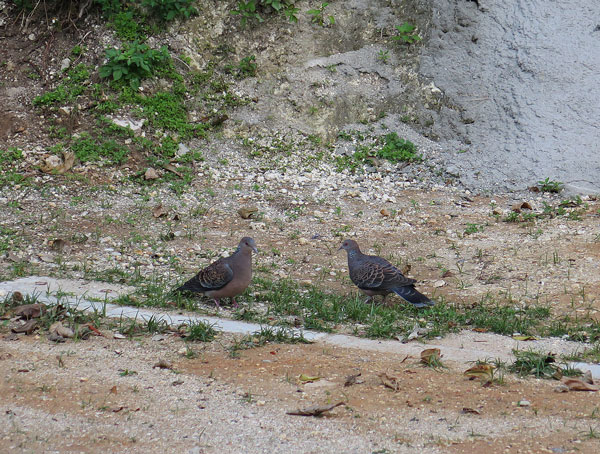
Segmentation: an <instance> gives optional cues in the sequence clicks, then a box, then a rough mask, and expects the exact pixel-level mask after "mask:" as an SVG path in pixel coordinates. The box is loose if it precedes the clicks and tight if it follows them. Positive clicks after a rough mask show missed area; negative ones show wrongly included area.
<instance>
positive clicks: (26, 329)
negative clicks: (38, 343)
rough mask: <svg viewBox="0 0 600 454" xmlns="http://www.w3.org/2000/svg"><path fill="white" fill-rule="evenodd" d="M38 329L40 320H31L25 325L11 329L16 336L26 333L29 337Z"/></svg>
mask: <svg viewBox="0 0 600 454" xmlns="http://www.w3.org/2000/svg"><path fill="white" fill-rule="evenodd" d="M37 328H38V320H35V319H31V320H28V321H27V322H25V323H23V324H22V325H20V326H15V327H13V328H11V331H12V332H13V333H15V334H22V333H25V334H27V335H29V334H31V333H33V332H34V331H35V330H36V329H37Z"/></svg>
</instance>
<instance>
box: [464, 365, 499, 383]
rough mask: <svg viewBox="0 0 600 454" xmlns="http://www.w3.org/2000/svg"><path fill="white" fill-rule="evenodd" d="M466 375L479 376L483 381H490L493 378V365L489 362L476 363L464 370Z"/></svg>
mask: <svg viewBox="0 0 600 454" xmlns="http://www.w3.org/2000/svg"><path fill="white" fill-rule="evenodd" d="M464 375H466V376H467V377H473V378H481V379H483V380H484V381H490V380H492V379H493V378H494V366H492V365H490V364H476V365H475V366H473V367H471V368H470V369H467V370H466V371H464Z"/></svg>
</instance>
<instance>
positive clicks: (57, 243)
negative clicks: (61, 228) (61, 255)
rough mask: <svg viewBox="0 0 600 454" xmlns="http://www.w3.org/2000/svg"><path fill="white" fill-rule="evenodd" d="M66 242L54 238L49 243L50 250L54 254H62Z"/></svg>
mask: <svg viewBox="0 0 600 454" xmlns="http://www.w3.org/2000/svg"><path fill="white" fill-rule="evenodd" d="M66 245H67V242H66V241H65V240H63V239H62V238H56V239H54V240H52V241H51V242H50V249H52V250H53V251H55V252H62V251H63V250H64V249H65V246H66Z"/></svg>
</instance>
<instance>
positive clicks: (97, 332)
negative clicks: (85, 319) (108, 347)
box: [85, 323, 104, 337]
mask: <svg viewBox="0 0 600 454" xmlns="http://www.w3.org/2000/svg"><path fill="white" fill-rule="evenodd" d="M85 326H87V327H88V328H89V329H90V330H92V331H93V332H94V333H95V334H96V336H102V337H104V334H102V333H101V332H100V330H99V329H98V328H96V327H95V326H94V325H92V324H91V323H88V324H87V325H85Z"/></svg>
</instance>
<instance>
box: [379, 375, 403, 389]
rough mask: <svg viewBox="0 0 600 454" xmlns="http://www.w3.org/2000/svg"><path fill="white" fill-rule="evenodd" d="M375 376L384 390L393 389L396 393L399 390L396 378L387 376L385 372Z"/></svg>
mask: <svg viewBox="0 0 600 454" xmlns="http://www.w3.org/2000/svg"><path fill="white" fill-rule="evenodd" d="M377 376H378V377H379V378H380V379H381V383H383V386H385V387H386V388H390V389H393V390H394V391H398V390H399V389H400V382H399V381H398V377H394V376H391V375H388V374H387V373H386V372H382V373H380V374H378V375H377Z"/></svg>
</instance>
